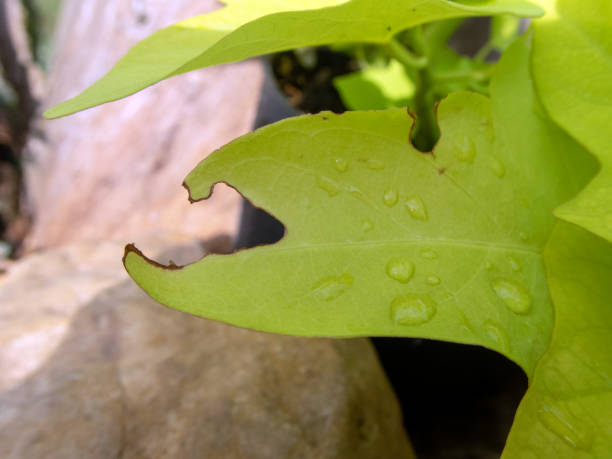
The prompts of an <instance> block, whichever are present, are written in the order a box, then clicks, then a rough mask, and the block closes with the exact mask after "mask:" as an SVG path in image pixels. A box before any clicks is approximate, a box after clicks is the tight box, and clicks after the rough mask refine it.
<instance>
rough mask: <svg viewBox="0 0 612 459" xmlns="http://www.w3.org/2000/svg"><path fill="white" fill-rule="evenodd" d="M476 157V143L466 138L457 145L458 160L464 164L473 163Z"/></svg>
mask: <svg viewBox="0 0 612 459" xmlns="http://www.w3.org/2000/svg"><path fill="white" fill-rule="evenodd" d="M475 157H476V145H474V141H473V140H472V139H471V138H470V137H468V136H465V137H464V138H463V140H462V141H460V142H458V143H457V159H458V160H459V161H462V162H464V163H473V162H474V158H475Z"/></svg>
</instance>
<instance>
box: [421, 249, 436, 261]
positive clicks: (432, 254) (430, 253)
mask: <svg viewBox="0 0 612 459" xmlns="http://www.w3.org/2000/svg"><path fill="white" fill-rule="evenodd" d="M421 256H422V257H423V258H425V259H426V260H433V259H435V258H438V254H437V253H436V252H434V251H433V250H422V251H421Z"/></svg>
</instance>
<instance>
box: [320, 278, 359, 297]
mask: <svg viewBox="0 0 612 459" xmlns="http://www.w3.org/2000/svg"><path fill="white" fill-rule="evenodd" d="M353 282H354V278H353V276H351V275H350V274H347V273H344V274H342V275H341V276H328V277H324V278H323V279H321V280H320V281H319V282H317V283H316V284H315V286H314V287H312V291H313V294H314V296H315V298H317V299H319V300H325V301H331V300H335V299H336V298H338V297H339V296H340V295H342V294H343V293H344V292H346V291H347V290H348V289H349V288H350V287H351V285H353Z"/></svg>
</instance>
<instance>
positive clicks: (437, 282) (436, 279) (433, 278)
mask: <svg viewBox="0 0 612 459" xmlns="http://www.w3.org/2000/svg"><path fill="white" fill-rule="evenodd" d="M425 282H427V283H428V284H429V285H440V282H441V281H440V278H439V277H438V276H427V279H425Z"/></svg>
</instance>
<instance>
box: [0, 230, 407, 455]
mask: <svg viewBox="0 0 612 459" xmlns="http://www.w3.org/2000/svg"><path fill="white" fill-rule="evenodd" d="M172 239H173V240H177V238H176V237H173V238H172ZM165 245H166V244H163V243H160V242H159V241H157V240H150V239H149V240H147V241H141V246H143V247H144V248H146V250H147V251H149V253H156V252H158V253H159V248H160V247H164V246H165ZM121 249H122V248H121V245H119V244H113V243H110V242H107V243H104V244H92V245H88V244H79V245H76V246H70V247H64V248H62V249H56V250H51V251H48V252H46V253H41V254H35V255H32V256H29V257H26V258H25V259H23V260H21V261H19V262H17V263H15V264H14V265H12V266H11V267H10V268H9V272H8V274H7V275H5V276H4V277H2V278H0V304H2V305H3V307H2V309H0V314H1V315H0V457H3V458H11V459H12V458H29V459H30V458H32V459H35V458H58V459H59V458H62V459H65V458H84V457H87V458H101V459H102V458H104V459H107V458H109V457H123V458H151V459H153V458H160V457H164V458H236V459H238V458H262V459H263V458H266V459H267V458H313V457H316V458H330V459H331V458H381V457H384V458H406V457H412V456H411V450H410V446H409V444H408V441H407V439H406V437H405V434H404V431H403V428H402V422H401V415H400V410H399V407H398V405H397V402H396V400H395V397H394V395H393V393H392V390H391V388H390V386H389V383H388V382H387V380H386V378H385V376H384V374H383V371H382V369H381V367H380V365H379V363H378V361H377V358H376V355H375V353H374V351H373V349H372V346H371V345H370V343H369V342H368V341H367V340H325V339H316V340H314V339H313V340H309V339H303V338H293V337H287V336H278V335H271V334H264V333H258V332H254V331H250V330H244V329H238V328H234V327H231V326H228V325H225V324H222V323H218V322H213V321H207V320H204V319H199V318H196V317H193V316H189V315H186V314H182V313H179V312H177V311H173V310H170V309H167V308H164V307H162V306H160V305H158V304H157V303H155V302H154V301H153V300H151V299H150V298H149V297H147V296H146V295H145V294H144V293H142V292H141V291H140V290H139V289H138V287H136V286H135V285H134V284H133V283H132V282H131V281H129V280H127V279H126V277H125V274H122V271H121V270H117V269H116V265H117V263H118V257H117V255H118V253H119V252H120V251H121ZM202 253H203V252H202V249H201V246H200V245H199V244H195V243H190V244H183V245H182V248H181V249H180V250H173V251H172V253H166V254H165V256H163V255H162V256H159V257H158V258H159V259H160V260H162V261H167V260H168V259H170V258H171V259H173V260H175V261H176V262H178V263H185V262H188V261H193V260H194V259H195V258H197V257H199V256H200V255H201V254H202Z"/></svg>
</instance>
